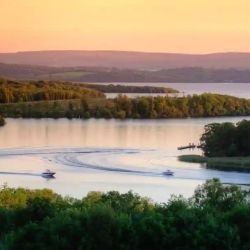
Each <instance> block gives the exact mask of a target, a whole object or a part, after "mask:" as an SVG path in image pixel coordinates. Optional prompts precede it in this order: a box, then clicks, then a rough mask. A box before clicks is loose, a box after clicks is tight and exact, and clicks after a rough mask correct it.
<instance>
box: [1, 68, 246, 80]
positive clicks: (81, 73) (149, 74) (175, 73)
mask: <svg viewBox="0 0 250 250" xmlns="http://www.w3.org/2000/svg"><path fill="white" fill-rule="evenodd" d="M0 76H2V77H6V78H13V79H17V80H53V81H73V82H110V83H111V82H198V83H209V82H218V83H220V82H236V83H237V82H243V83H244V82H245V83H250V69H245V70H243V69H208V68H198V67H196V68H195V67H193V68H192V67H189V68H176V69H164V70H154V71H152V70H137V69H117V68H104V67H103V68H101V67H46V66H34V65H17V64H3V63H0Z"/></svg>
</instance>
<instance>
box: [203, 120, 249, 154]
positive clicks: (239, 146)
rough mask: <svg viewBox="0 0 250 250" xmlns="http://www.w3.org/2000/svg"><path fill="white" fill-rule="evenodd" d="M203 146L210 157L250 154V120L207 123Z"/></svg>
mask: <svg viewBox="0 0 250 250" xmlns="http://www.w3.org/2000/svg"><path fill="white" fill-rule="evenodd" d="M201 147H202V149H203V151H204V154H205V155H206V156H209V157H218V156H219V157H221V156H250V121H247V120H243V121H241V122H239V123H237V124H236V125H235V124H234V123H230V122H226V123H221V124H219V123H212V124H208V125H206V126H205V132H204V134H203V135H202V137H201Z"/></svg>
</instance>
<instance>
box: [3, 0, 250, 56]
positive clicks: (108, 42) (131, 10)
mask: <svg viewBox="0 0 250 250" xmlns="http://www.w3.org/2000/svg"><path fill="white" fill-rule="evenodd" d="M0 1H1V15H0V51H1V52H10V51H24V50H55V49H57V50H60V49H72V50H75V49H83V50H85V49H87V50H137V51H157V52H186V53H209V52H216V51H250V14H249V12H250V1H249V0H9V1H4V0H0Z"/></svg>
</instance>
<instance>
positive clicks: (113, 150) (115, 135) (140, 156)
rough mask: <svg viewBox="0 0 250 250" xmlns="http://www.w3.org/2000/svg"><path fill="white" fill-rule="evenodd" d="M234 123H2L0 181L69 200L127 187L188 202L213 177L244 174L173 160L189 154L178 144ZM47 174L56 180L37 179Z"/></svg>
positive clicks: (245, 177) (242, 179)
mask: <svg viewBox="0 0 250 250" xmlns="http://www.w3.org/2000/svg"><path fill="white" fill-rule="evenodd" d="M244 118H245V119H247V117H244ZM241 119H243V117H242V118H236V117H231V118H211V119H172V120H126V121H118V120H102V119H101V120H95V119H90V120H86V121H83V120H67V119H58V120H53V119H40V120H35V119H7V125H6V126H5V127H3V128H0V182H1V183H2V184H3V183H5V182H7V183H8V184H9V185H10V186H24V187H30V188H44V187H46V188H52V189H53V190H55V191H56V192H59V193H61V194H64V195H72V196H75V197H82V196H83V195H85V194H86V193H87V192H88V191H92V190H99V191H109V190H118V191H120V192H126V191H128V190H131V189H132V190H134V191H135V192H138V193H140V194H142V195H146V196H150V197H151V198H152V199H154V200H157V201H166V199H167V198H169V196H170V194H183V195H185V196H190V195H191V194H192V192H193V190H194V188H195V187H196V186H197V185H198V184H200V183H202V182H203V181H204V180H206V179H210V178H213V177H219V178H221V179H222V180H223V181H225V182H234V183H249V182H250V181H249V180H250V178H249V174H241V173H235V172H228V173H225V172H222V171H215V170H207V169H204V168H201V167H200V165H199V164H189V163H181V162H178V160H177V158H176V156H177V155H178V154H180V153H181V154H183V153H189V151H184V152H180V151H178V150H177V147H178V146H181V145H187V144H188V143H195V144H198V142H199V137H200V135H201V133H202V132H203V126H204V125H205V124H207V123H210V122H225V121H233V122H237V121H239V120H241ZM192 152H193V151H192ZM193 153H201V152H200V151H199V150H198V149H195V151H194V152H193ZM47 168H49V169H51V170H52V171H55V172H56V179H50V180H48V179H44V178H41V173H42V172H43V170H44V169H47ZM167 169H170V170H172V171H174V176H173V178H172V177H166V176H163V175H162V173H163V172H164V171H166V170H167ZM6 172H7V173H6ZM8 173H16V174H8ZM20 173H21V174H20Z"/></svg>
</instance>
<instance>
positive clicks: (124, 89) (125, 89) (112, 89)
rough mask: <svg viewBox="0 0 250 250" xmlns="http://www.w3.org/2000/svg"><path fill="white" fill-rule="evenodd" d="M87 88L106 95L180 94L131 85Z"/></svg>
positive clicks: (169, 90)
mask: <svg viewBox="0 0 250 250" xmlns="http://www.w3.org/2000/svg"><path fill="white" fill-rule="evenodd" d="M82 86H84V87H86V88H91V89H95V90H98V91H101V92H104V93H179V91H178V90H175V89H172V88H166V87H153V86H131V85H120V84H118V85H114V84H108V85H106V84H85V83H83V84H82Z"/></svg>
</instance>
